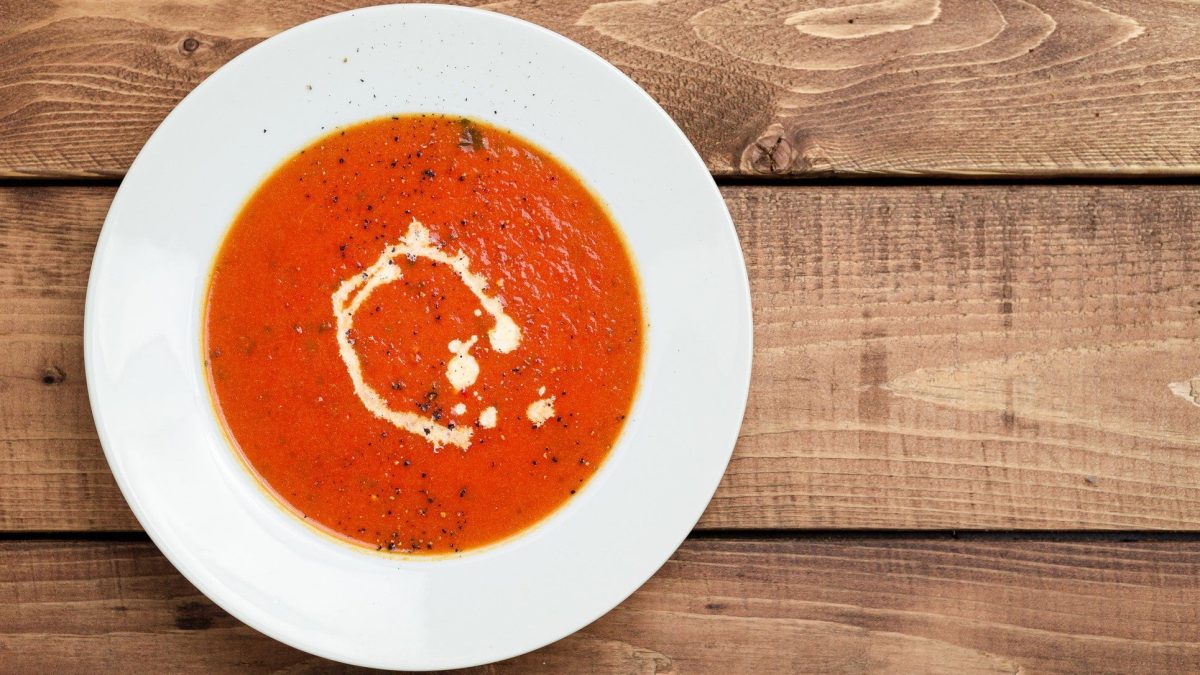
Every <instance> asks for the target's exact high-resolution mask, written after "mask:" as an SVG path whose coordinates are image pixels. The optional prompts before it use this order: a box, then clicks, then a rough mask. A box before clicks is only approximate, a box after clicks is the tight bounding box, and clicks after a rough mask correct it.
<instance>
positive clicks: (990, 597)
mask: <svg viewBox="0 0 1200 675" xmlns="http://www.w3.org/2000/svg"><path fill="white" fill-rule="evenodd" d="M1198 579H1200V544H1197V543H1196V542H1159V543H1118V542H1115V541H1093V542H1058V543H1054V542H1030V541H953V540H933V539H921V540H907V539H882V540H881V539H874V540H872V539H850V540H790V541H760V540H749V541H737V540H732V541H731V540H692V541H689V542H687V543H685V544H684V546H683V548H682V549H680V551H679V552H677V553H676V555H675V557H674V558H673V559H672V560H671V562H668V563H667V565H666V566H665V567H663V569H662V570H660V571H659V573H658V574H657V575H656V576H655V577H654V578H653V579H652V580H651V581H650V582H649V583H647V584H646V586H645V587H643V588H642V589H641V590H640V591H638V592H637V593H636V594H634V595H633V596H632V597H631V598H630V599H629V600H627V601H626V602H624V603H623V604H622V605H621V606H620V607H618V608H617V609H615V610H614V611H612V612H611V613H609V614H608V615H607V616H605V617H603V618H602V619H600V620H599V621H597V622H595V623H594V624H592V625H591V626H589V627H587V628H586V629H584V630H583V631H581V632H579V633H577V634H575V635H573V636H571V637H569V638H566V639H564V640H562V641H560V642H557V643H555V644H553V645H550V646H548V647H546V648H544V649H542V650H539V651H537V652H534V653H532V654H529V655H526V656H523V657H518V658H516V659H513V660H510V661H505V662H503V663H501V664H499V665H498V666H495V667H494V670H489V671H486V672H505V673H506V672H518V673H525V672H570V671H578V670H579V668H580V667H581V666H583V665H584V664H588V666H589V667H590V670H592V671H594V672H628V673H633V672H638V673H676V672H737V673H744V672H780V673H783V672H787V673H799V672H824V673H829V672H855V673H859V672H906V673H913V672H919V673H964V672H972V673H975V672H983V673H1020V672H1039V673H1041V672H1047V673H1048V672H1073V673H1074V672H1119V673H1135V672H1175V673H1181V672H1195V671H1196V670H1197V669H1198V668H1200V581H1198ZM129 663H138V664H139V666H140V667H142V668H143V669H146V670H149V671H163V670H170V671H171V672H181V671H205V672H213V671H219V672H226V671H230V670H237V671H238V672H245V671H252V672H260V671H268V670H270V671H275V670H290V671H293V672H295V671H310V670H321V671H324V670H326V669H328V668H332V667H334V664H332V663H330V662H327V661H322V660H321V659H318V658H315V657H312V656H309V655H306V654H304V653H302V652H299V651H296V650H294V649H291V648H289V647H285V646H284V645H282V644H280V643H277V642H274V641H272V640H270V639H269V638H266V637H264V636H262V635H260V634H258V633H257V632H255V631H254V630H252V629H250V628H248V627H246V626H245V625H243V624H241V623H239V622H238V621H236V620H235V619H233V618H232V617H230V616H229V615H227V614H225V613H224V612H223V611H221V610H220V609H219V608H217V607H216V606H214V605H213V604H211V603H210V602H209V601H208V600H207V599H206V598H205V597H204V596H202V595H201V594H200V593H198V592H197V591H196V590H195V589H194V588H193V587H192V586H191V585H190V584H188V583H187V581H185V580H184V579H183V578H182V577H181V576H180V575H179V574H178V573H177V572H175V570H174V569H173V568H172V567H171V566H170V564H169V563H167V561H166V560H165V559H164V558H163V557H162V556H161V555H160V554H159V553H158V551H157V550H156V549H155V548H154V547H153V546H152V545H151V544H149V543H95V542H93V543H86V542H70V541H65V542H52V541H40V542H19V541H10V542H3V543H0V670H3V671H5V672H34V671H37V672H48V671H49V672H97V671H105V672H107V671H114V670H120V669H122V668H123V667H125V666H126V665H127V664H129Z"/></svg>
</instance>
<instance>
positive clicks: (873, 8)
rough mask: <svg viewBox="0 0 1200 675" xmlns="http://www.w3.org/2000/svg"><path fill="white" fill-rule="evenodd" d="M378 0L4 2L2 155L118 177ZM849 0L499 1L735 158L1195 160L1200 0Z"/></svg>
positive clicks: (852, 166)
mask: <svg viewBox="0 0 1200 675" xmlns="http://www.w3.org/2000/svg"><path fill="white" fill-rule="evenodd" d="M365 4H374V0H351V1H346V0H341V1H337V2H311V1H309V2H267V1H266V0H257V1H254V0H248V1H246V2H225V3H211V2H208V1H207V0H122V1H120V2H103V3H97V2H87V1H86V0H41V1H35V2H26V3H15V2H9V3H5V5H4V15H5V16H4V21H0V175H10V176H23V175H36V176H80V175H85V176H92V175H101V176H118V175H121V174H122V173H123V172H124V171H125V168H126V167H127V166H128V165H129V163H130V161H131V160H132V159H133V157H134V155H135V154H136V153H137V151H138V149H139V148H140V147H141V146H142V144H143V143H144V142H145V140H146V138H147V137H148V136H149V134H150V132H151V131H152V130H153V129H154V127H155V126H156V125H157V124H158V122H159V121H160V120H161V119H162V117H163V116H164V115H165V114H166V113H167V111H169V110H170V109H171V107H172V106H174V105H175V103H176V102H178V101H179V100H180V99H181V98H182V97H183V96H184V95H185V94H186V93H187V92H188V91H190V90H191V89H192V88H193V87H194V86H195V85H196V84H197V83H199V82H200V81H201V80H202V79H203V78H204V77H205V76H207V75H208V74H209V73H211V72H212V71H213V70H215V69H216V68H217V67H218V66H220V65H221V64H223V63H225V62H226V61H228V60H229V59H230V58H232V57H233V56H235V55H237V54H238V53H240V52H242V51H244V50H245V49H247V48H248V47H250V46H252V45H254V44H256V43H257V42H259V41H261V40H262V39H264V38H266V37H269V36H271V35H273V34H275V33H278V32H279V31H281V30H283V29H285V28H288V27H291V26H293V25H296V24H298V23H301V22H303V21H306V20H309V19H312V18H315V17H317V16H321V15H324V14H328V13H332V12H335V11H338V10H341V9H346V8H350V7H354V6H358V5H365ZM811 4H814V3H806V5H811ZM836 4H837V5H838V6H835V7H829V8H813V7H809V6H800V5H789V4H788V3H783V4H779V3H769V2H761V1H757V0H756V1H754V2H739V3H727V2H718V1H716V0H676V1H673V2H642V1H637V0H607V1H605V0H569V1H567V2H554V3H544V2H536V1H533V0H506V1H504V2H496V3H493V4H488V5H484V6H485V7H487V8H489V9H492V10H494V11H498V12H503V13H506V14H511V15H514V16H518V17H521V18H524V19H528V20H530V21H533V22H536V23H539V24H542V25H544V26H547V27H549V28H551V29H552V30H555V31H558V32H560V33H563V34H565V35H567V36H568V37H570V38H572V39H575V40H577V41H579V42H581V43H582V44H584V45H585V46H587V47H589V48H591V49H592V50H594V51H596V52H598V53H599V54H600V55H601V56H604V57H605V58H607V59H609V60H610V61H612V62H613V63H614V64H616V65H617V66H618V67H619V68H621V69H622V70H624V71H625V72H626V73H627V74H629V75H630V76H631V77H633V78H634V79H635V80H636V81H637V82H638V83H639V84H641V85H642V86H643V87H644V88H645V89H646V90H647V91H649V92H650V94H651V95H652V96H654V97H655V98H656V99H658V100H659V101H660V102H661V103H662V104H663V106H664V107H665V108H666V110H667V112H668V113H670V114H671V115H672V116H673V117H674V118H675V119H676V121H678V122H679V124H680V125H681V126H682V127H683V128H684V130H685V131H686V132H687V134H688V136H689V137H690V138H691V139H692V142H693V143H694V144H695V145H696V146H697V148H698V149H699V150H700V153H701V155H702V156H703V157H704V159H705V161H706V162H708V165H709V166H710V167H711V168H712V170H713V171H715V172H718V173H721V174H762V173H767V174H795V175H828V174H859V175H861V174H920V175H980V174H990V175H995V174H1004V175H1014V174H1020V175H1044V174H1107V173H1112V172H1119V173H1153V174H1195V173H1197V171H1198V170H1200V137H1198V136H1197V134H1198V133H1200V132H1197V129H1200V105H1198V100H1200V99H1198V98H1197V94H1196V91H1197V90H1200V67H1197V59H1198V58H1200V39H1198V37H1200V20H1198V18H1197V14H1196V12H1195V10H1194V8H1193V7H1192V6H1191V5H1190V4H1188V3H1181V2H1172V1H1168V0H1153V1H1149V0H1096V1H1095V2H1068V1H1066V0H1032V1H1031V2H1024V1H1021V0H997V1H995V2H992V1H985V0H964V1H963V2H954V3H939V2H936V1H935V0H900V1H897V2H885V3H880V2H875V3H858V4H845V3H836Z"/></svg>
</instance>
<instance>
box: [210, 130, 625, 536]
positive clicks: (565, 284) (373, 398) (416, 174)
mask: <svg viewBox="0 0 1200 675" xmlns="http://www.w3.org/2000/svg"><path fill="white" fill-rule="evenodd" d="M204 323H205V335H204V338H205V350H206V361H205V362H206V365H207V368H208V373H209V380H210V383H211V387H212V392H213V398H214V401H215V405H216V408H217V410H218V413H219V416H220V417H221V419H222V420H223V422H224V424H225V427H226V429H227V431H228V433H229V435H230V437H231V439H232V441H233V442H234V444H235V445H236V447H237V448H238V450H239V451H240V452H241V454H242V456H243V457H244V459H245V460H246V463H247V464H248V465H249V466H250V467H251V469H252V470H253V471H254V472H255V473H256V474H257V475H258V477H259V478H260V480H261V481H262V482H263V483H264V484H265V485H266V486H267V487H268V488H269V489H270V490H271V491H272V492H273V493H274V494H275V495H276V496H277V497H278V498H279V499H280V500H281V501H282V502H283V503H285V504H286V505H288V506H289V507H290V508H291V509H292V510H294V511H295V512H296V513H297V514H298V515H299V516H301V517H302V518H304V519H306V520H307V521H309V522H310V523H313V524H315V525H317V526H318V527H320V528H323V529H325V530H326V531H329V532H331V533H334V534H337V535H340V536H342V537H345V538H347V539H349V540H351V541H354V542H358V543H361V544H364V545H367V546H370V547H371V548H375V549H378V550H383V551H395V552H401V553H421V554H441V553H450V552H457V551H464V550H468V549H471V548H477V547H480V546H484V545H487V544H489V543H492V542H495V541H498V540H500V539H503V538H505V537H508V536H510V535H512V534H515V533H517V532H519V531H521V530H523V529H525V528H527V527H529V526H530V525H532V524H534V523H536V522H537V521H539V520H541V519H542V518H544V517H546V516H547V515H548V514H550V513H551V512H552V511H554V510H555V509H556V508H558V507H559V506H561V505H562V504H563V503H564V502H565V501H566V500H568V499H569V498H570V497H571V495H573V494H575V493H576V491H577V490H578V489H579V488H580V487H581V485H582V484H583V483H584V482H585V481H587V479H588V478H589V477H590V476H591V475H592V474H593V472H595V471H596V468H597V466H598V465H599V464H600V462H601V461H603V459H604V458H605V456H606V455H607V454H608V452H609V450H610V449H611V448H612V447H613V444H614V443H615V441H616V439H617V436H618V434H619V433H620V431H621V427H622V425H623V424H624V420H625V417H626V414H627V413H628V412H629V409H630V406H631V404H632V402H633V398H634V395H635V392H636V388H637V382H638V374H639V369H640V365H641V358H642V349H643V344H642V328H643V318H642V311H641V306H640V298H639V292H638V284H637V279H636V275H635V273H634V268H633V265H632V262H631V260H630V257H629V254H628V252H627V251H626V249H625V246H624V244H623V242H622V240H621V237H620V234H619V232H618V230H617V228H616V226H615V225H614V223H613V222H612V220H611V219H610V217H609V216H608V214H607V213H606V212H605V210H604V208H603V207H602V206H601V205H600V204H599V203H598V202H597V200H596V198H595V197H594V196H593V195H592V194H591V193H590V192H589V191H588V189H587V188H586V187H585V186H584V185H583V184H582V183H581V182H580V180H579V179H578V178H577V177H576V176H575V175H574V174H573V173H572V172H571V171H570V170H568V169H567V168H565V167H564V166H563V165H562V164H561V163H559V162H558V161H557V160H555V159H554V158H553V157H552V156H550V155H549V154H547V153H546V152H544V151H543V150H541V149H539V148H537V147H535V146H534V145H532V144H530V143H529V142H527V141H525V140H523V139H521V138H519V137H517V136H515V135H513V134H511V133H508V132H505V131H502V130H500V129H497V128H494V127H491V126H489V125H486V124H484V123H482V122H477V121H471V120H464V119H460V118H452V117H443V116H437V115H417V116H403V117H391V118H384V119H379V120H374V121H370V122H366V123H362V124H359V125H357V126H353V127H349V128H346V129H344V130H340V131H337V132H334V133H332V134H330V135H328V136H326V137H324V138H322V139H320V140H319V141H317V142H316V143H314V144H312V145H311V146H309V147H307V148H305V149H304V150H302V151H300V152H299V153H298V154H296V155H295V156H293V157H291V158H290V159H288V160H287V161H285V162H284V163H283V165H282V166H280V167H279V168H278V169H277V170H276V171H275V172H274V173H273V174H272V175H271V176H270V177H269V178H267V179H266V181H265V182H264V183H263V184H262V185H261V186H259V188H258V190H257V191H256V192H255V193H254V194H253V195H252V196H251V198H250V199H249V201H248V202H247V203H246V205H245V207H244V208H243V210H242V211H241V213H240V214H239V215H238V216H237V219H236V220H235V221H234V223H233V225H232V227H231V228H230V230H229V233H228V235H227V236H226V239H225V242H224V243H223V245H222V247H221V250H220V252H219V253H218V255H217V259H216V264H215V266H214V268H213V272H212V279H211V282H210V286H209V292H208V301H207V306H206V311H205V322H204Z"/></svg>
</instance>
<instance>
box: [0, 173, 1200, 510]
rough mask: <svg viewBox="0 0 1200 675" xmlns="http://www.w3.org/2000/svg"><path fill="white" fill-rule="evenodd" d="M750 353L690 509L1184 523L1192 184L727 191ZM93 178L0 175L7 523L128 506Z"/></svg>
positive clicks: (1199, 345) (1197, 316)
mask: <svg viewBox="0 0 1200 675" xmlns="http://www.w3.org/2000/svg"><path fill="white" fill-rule="evenodd" d="M724 193H725V196H726V198H727V202H728V204H729V206H730V209H731V211H732V213H733V216H734V219H735V221H736V222H737V225H738V228H739V232H740V235H741V238H742V244H743V247H744V249H745V252H746V258H747V261H748V266H749V271H750V277H751V285H752V290H753V295H754V303H755V325H756V335H755V340H756V343H755V344H756V354H755V367H754V376H753V384H752V392H751V396H750V402H749V407H748V410H747V413H746V420H745V424H744V426H743V429H742V436H741V440H740V442H739V444H738V447H737V450H736V452H735V454H734V459H733V462H732V464H731V465H730V469H729V471H728V473H727V474H726V477H725V480H724V482H723V483H722V485H721V488H720V489H719V490H718V492H717V495H716V498H715V499H714V501H713V503H712V505H711V506H710V507H709V510H708V512H707V514H706V515H705V517H704V519H703V520H702V521H701V527H704V528H903V529H923V528H931V529H940V528H957V529H972V528H985V529H1007V528H1028V529H1076V528H1081V529H1098V530H1111V529H1184V530H1194V529H1197V528H1200V453H1198V452H1197V450H1198V448H1200V407H1198V405H1197V400H1198V399H1200V381H1197V380H1194V379H1193V378H1195V377H1196V376H1197V375H1198V374H1200V274H1198V273H1200V231H1198V230H1196V228H1194V227H1193V226H1192V223H1195V222H1197V221H1200V193H1197V192H1196V190H1194V189H1192V188H1190V187H1187V186H1159V187H1127V186H1074V187H1071V186H1066V187H1050V186H1031V185H1026V186H1017V187H1004V186H956V187H815V186H814V187H812V188H795V187H793V188H766V187H731V188H726V189H725V191H724ZM111 195H112V192H111V190H109V189H106V188H105V189H99V188H96V189H93V188H36V189H29V188H9V189H0V342H2V343H3V344H4V345H5V347H4V349H0V444H3V445H2V447H3V454H0V529H7V530H85V529H114V530H122V529H129V528H133V527H136V524H135V523H134V521H133V519H132V517H131V516H130V515H129V513H128V511H127V509H126V507H125V505H124V503H123V501H122V499H121V496H120V495H119V494H118V492H117V490H116V488H115V486H114V484H113V482H112V479H111V477H110V476H109V475H108V472H107V469H106V466H105V463H104V460H103V456H102V454H101V452H100V448H99V447H98V444H97V443H96V439H95V432H94V430H93V428H92V423H91V419H90V413H89V408H88V404H87V399H86V389H85V386H84V380H83V362H82V353H81V345H80V336H79V332H80V328H81V326H80V316H81V314H82V307H83V296H84V289H85V280H86V273H87V270H88V264H89V261H90V257H91V252H92V246H93V242H94V240H95V237H96V235H97V232H98V229H99V225H100V221H101V218H102V215H103V213H104V210H105V208H106V205H107V203H108V201H109V199H110V198H111Z"/></svg>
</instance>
